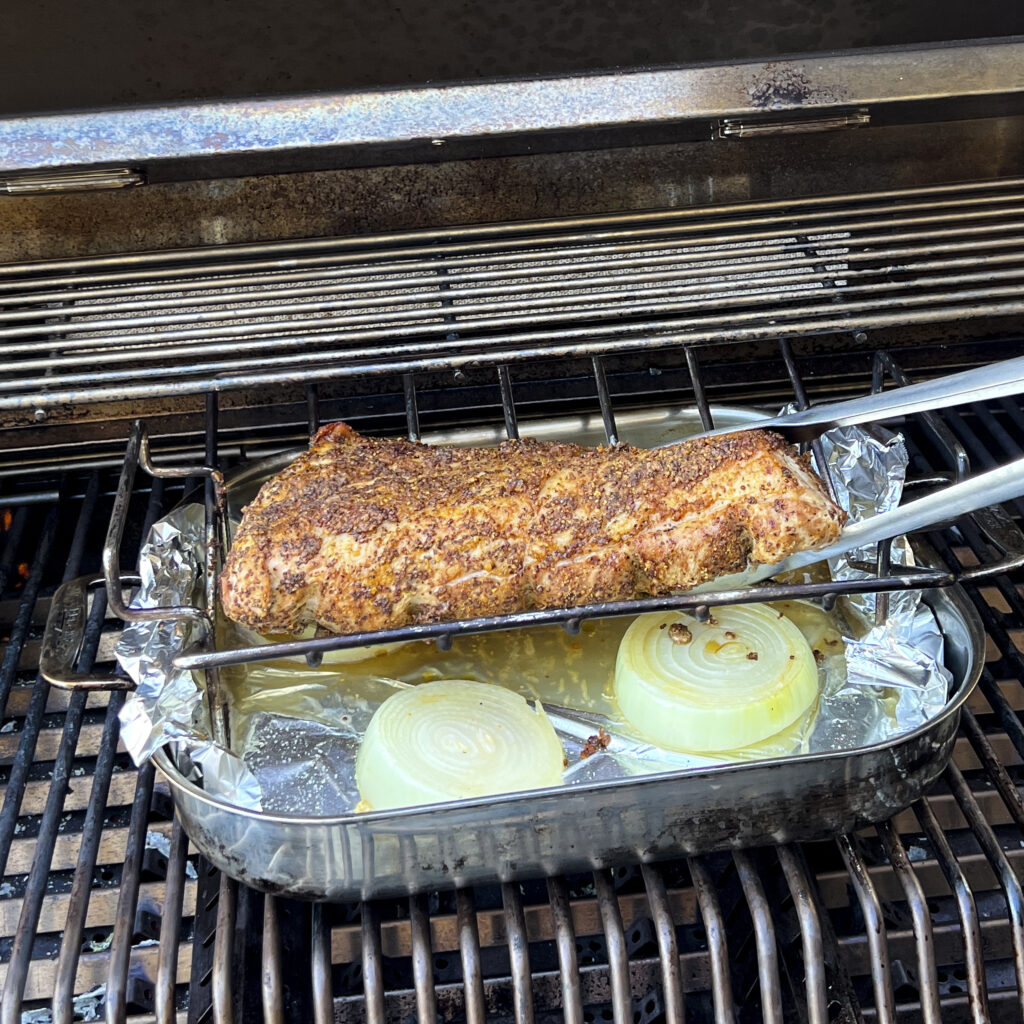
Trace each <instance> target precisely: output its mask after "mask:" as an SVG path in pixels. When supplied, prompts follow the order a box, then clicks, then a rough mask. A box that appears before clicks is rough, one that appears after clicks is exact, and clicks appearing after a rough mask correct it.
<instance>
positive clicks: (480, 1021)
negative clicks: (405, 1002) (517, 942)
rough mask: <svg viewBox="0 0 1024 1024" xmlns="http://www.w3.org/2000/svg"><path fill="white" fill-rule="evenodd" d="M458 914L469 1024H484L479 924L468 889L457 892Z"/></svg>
mask: <svg viewBox="0 0 1024 1024" xmlns="http://www.w3.org/2000/svg"><path fill="white" fill-rule="evenodd" d="M455 912H456V915H457V922H458V925H457V926H458V930H459V959H460V960H461V962H462V986H463V994H464V998H465V1008H466V1024H484V1021H485V1020H486V1019H487V1011H486V1009H485V1007H484V980H483V968H482V966H481V963H480V934H479V931H478V929H477V923H476V907H475V906H474V905H473V893H472V892H471V891H470V890H469V889H457V890H456V891H455Z"/></svg>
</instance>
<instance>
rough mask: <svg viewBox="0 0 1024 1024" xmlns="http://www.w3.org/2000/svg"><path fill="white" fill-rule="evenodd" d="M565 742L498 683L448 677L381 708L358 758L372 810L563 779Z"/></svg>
mask: <svg viewBox="0 0 1024 1024" xmlns="http://www.w3.org/2000/svg"><path fill="white" fill-rule="evenodd" d="M563 757H564V754H563V751H562V744H561V743H560V742H559V739H558V736H557V735H556V733H555V730H554V727H553V726H552V725H551V722H550V721H548V717H547V715H545V714H544V712H543V711H542V710H539V709H538V710H536V711H535V710H534V709H533V708H531V707H530V706H529V705H528V704H527V703H526V701H525V700H524V699H523V698H522V697H520V696H519V695H518V694H516V693H513V692H512V691H511V690H506V689H505V688H504V687H502V686H496V685H494V684H492V683H476V682H471V681H469V680H466V679H444V680H439V681H437V682H433V683H420V684H419V685H418V686H413V687H410V688H409V689H407V690H399V691H398V692H397V693H396V694H394V695H393V696H391V697H389V698H388V699H387V700H386V701H384V703H383V704H382V705H381V706H380V707H379V708H378V709H377V711H376V713H375V714H374V716H373V718H372V719H371V720H370V724H369V726H367V729H366V735H365V737H364V738H363V742H362V745H361V746H360V748H359V754H358V756H357V757H356V785H357V786H358V787H359V794H360V796H361V797H362V798H363V801H364V803H365V804H366V805H368V807H369V808H370V809H372V810H375V811H379V810H385V809H387V808H392V807H410V806H415V805H417V804H427V803H436V802H439V801H444V800H461V799H463V798H465V797H478V796H490V795H493V794H495V793H512V792H518V791H520V790H525V789H538V788H541V787H544V786H557V785H559V784H560V783H561V782H562V770H563Z"/></svg>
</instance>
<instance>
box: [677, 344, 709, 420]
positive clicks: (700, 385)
mask: <svg viewBox="0 0 1024 1024" xmlns="http://www.w3.org/2000/svg"><path fill="white" fill-rule="evenodd" d="M684 352H685V353H686V367H687V369H688V370H689V371H690V382H691V384H692V386H693V401H694V404H695V405H696V406H697V412H698V413H699V414H700V425H701V427H702V428H703V429H704V430H705V431H709V430H714V429H715V420H714V417H713V416H712V415H711V406H710V405H709V404H708V398H707V393H706V391H705V389H704V377H703V374H702V373H701V368H700V356H699V354H698V352H697V349H696V348H694V347H693V346H692V345H687V346H686V348H685V349H684Z"/></svg>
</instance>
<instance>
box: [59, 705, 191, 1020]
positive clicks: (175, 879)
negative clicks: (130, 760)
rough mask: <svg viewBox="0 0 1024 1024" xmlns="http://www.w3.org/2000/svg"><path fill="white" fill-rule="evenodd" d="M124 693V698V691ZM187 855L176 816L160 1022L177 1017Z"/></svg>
mask: <svg viewBox="0 0 1024 1024" xmlns="http://www.w3.org/2000/svg"><path fill="white" fill-rule="evenodd" d="M120 696H121V698H122V700H123V694H121V695H120ZM111 700H113V695H111ZM100 803H101V804H102V803H105V801H100ZM187 855H188V836H186V835H185V830H184V829H183V828H182V827H181V821H180V820H178V819H177V818H175V820H174V825H173V827H172V829H171V852H170V856H169V857H168V858H167V887H166V889H165V890H164V899H163V907H162V910H163V912H162V914H161V916H160V952H159V954H158V958H157V969H156V989H155V995H154V999H153V1003H154V1011H155V1014H156V1020H157V1024H172V1021H173V1020H174V1010H175V1004H174V989H175V981H176V980H177V976H178V945H179V942H180V939H181V915H182V906H183V903H184V896H185V871H186V857H187ZM54 1024H56V1022H54Z"/></svg>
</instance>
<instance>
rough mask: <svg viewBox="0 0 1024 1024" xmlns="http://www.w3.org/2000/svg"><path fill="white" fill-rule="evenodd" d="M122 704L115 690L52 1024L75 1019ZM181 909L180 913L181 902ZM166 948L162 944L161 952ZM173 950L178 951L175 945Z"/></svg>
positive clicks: (59, 970) (63, 948) (78, 868)
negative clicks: (78, 974)
mask: <svg viewBox="0 0 1024 1024" xmlns="http://www.w3.org/2000/svg"><path fill="white" fill-rule="evenodd" d="M123 704H124V691H123V690H115V691H113V692H112V693H111V694H110V699H109V702H108V704H107V718H106V721H105V722H104V724H103V737H102V739H101V740H100V748H99V753H98V755H97V758H96V767H95V769H94V771H93V784H92V792H91V794H90V798H89V806H88V808H87V809H86V812H85V822H84V823H83V825H82V844H81V846H80V847H79V851H78V863H77V864H76V865H75V879H74V882H73V883H72V886H71V898H70V900H69V901H68V913H67V918H66V919H65V922H64V934H63V937H62V940H61V947H60V959H59V960H58V962H57V978H56V981H55V984H54V990H53V1008H52V1014H53V1024H71V1022H72V1020H73V1016H74V1006H73V1000H74V996H75V972H76V970H77V968H78V961H79V957H80V955H81V950H82V936H83V934H84V933H85V919H86V914H87V913H88V911H89V897H90V895H91V892H92V874H93V871H94V870H95V869H96V857H97V853H98V852H99V846H100V839H101V837H102V831H103V809H104V808H105V807H106V803H107V794H108V792H109V790H110V778H111V774H112V772H113V767H114V754H115V751H116V749H117V737H118V733H119V731H120V722H119V721H118V717H117V716H118V712H119V711H120V710H121V707H122V706H123ZM179 831H180V830H179ZM178 910H179V912H180V901H179V903H178ZM174 911H175V907H174V905H173V904H171V905H170V906H169V907H167V908H166V913H165V916H164V918H163V920H164V921H168V920H169V917H168V915H171V916H173V914H174ZM163 949H164V947H163V945H162V944H161V953H162V952H163ZM174 949H175V952H177V943H176V942H175V944H174ZM172 995H173V993H172Z"/></svg>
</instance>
